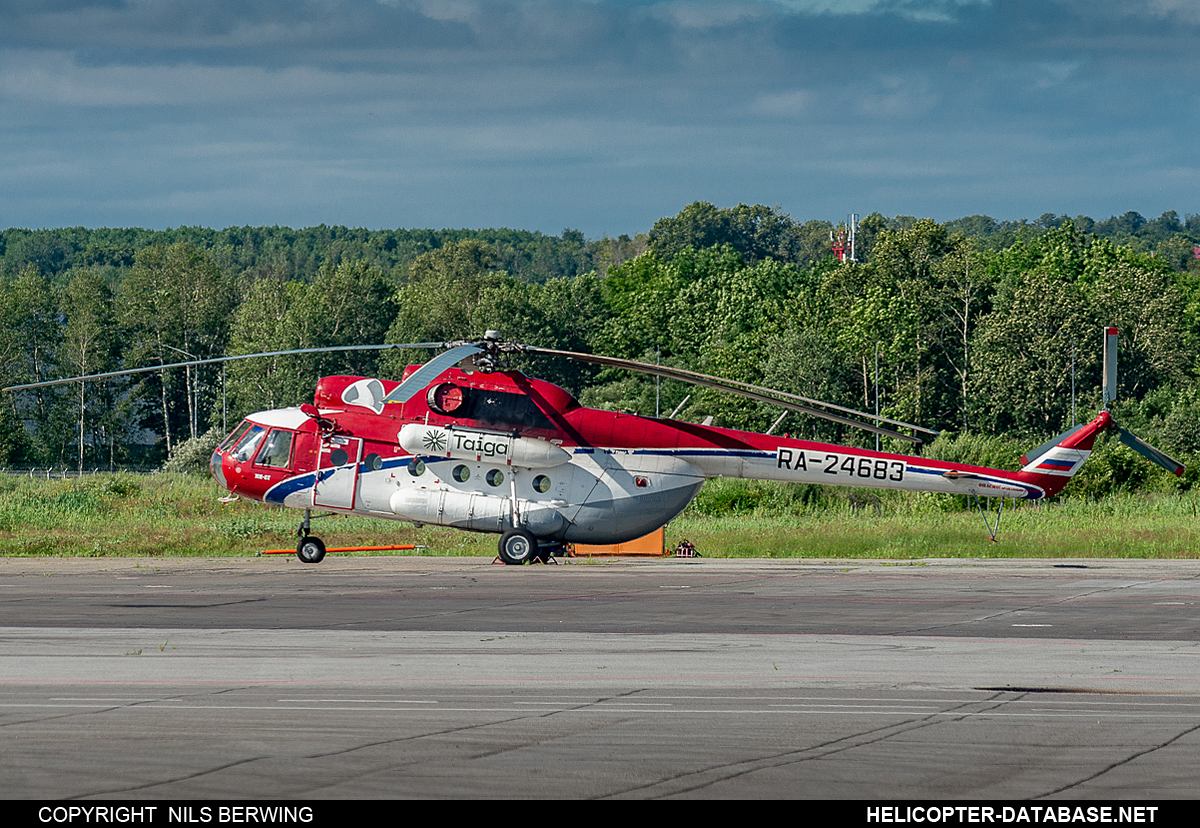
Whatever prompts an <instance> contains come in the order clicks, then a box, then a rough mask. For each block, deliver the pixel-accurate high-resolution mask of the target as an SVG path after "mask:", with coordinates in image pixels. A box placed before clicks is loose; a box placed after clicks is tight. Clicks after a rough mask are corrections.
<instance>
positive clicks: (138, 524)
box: [0, 474, 1200, 560]
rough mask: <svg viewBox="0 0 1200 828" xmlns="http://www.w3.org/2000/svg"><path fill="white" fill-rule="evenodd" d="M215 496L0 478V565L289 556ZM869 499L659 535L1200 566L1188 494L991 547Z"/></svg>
mask: <svg viewBox="0 0 1200 828" xmlns="http://www.w3.org/2000/svg"><path fill="white" fill-rule="evenodd" d="M755 485H757V484H755ZM739 487H741V488H742V489H745V491H740V492H739V491H738V489H739ZM710 489H711V490H710ZM747 491H749V492H750V493H751V494H753V495H754V496H749V495H747ZM763 491H765V492H766V494H765V495H763V494H762V492H763ZM755 492H757V494H755ZM831 492H832V493H831ZM222 494H224V492H223V490H222V489H221V488H220V487H219V486H217V485H216V484H215V483H214V482H213V481H211V480H208V479H206V478H200V477H194V476H186V475H168V474H160V475H155V476H149V477H147V476H137V475H124V474H113V475H95V476H92V477H85V478H80V479H74V480H58V481H55V480H51V481H47V480H30V479H28V478H6V477H2V476H0V556H23V557H28V556H66V557H99V556H136V557H158V556H209V557H211V556H248V555H253V554H254V553H256V552H258V551H261V550H263V549H268V548H290V547H292V546H294V545H295V537H294V532H295V529H296V527H297V526H298V525H299V522H300V518H301V513H300V512H299V511H296V510H292V509H282V508H278V507H270V506H263V505H261V504H256V503H251V502H248V501H242V500H239V501H236V502H234V503H229V504H223V503H220V502H219V500H218V498H219V497H220V496H221V495H222ZM875 494H878V495H879V497H878V500H876V498H875ZM875 494H872V493H861V492H855V491H853V490H821V491H819V492H811V491H806V490H802V489H800V488H798V487H790V488H785V487H780V488H779V489H778V491H776V490H775V489H770V488H769V489H766V490H763V489H761V488H754V486H753V485H749V484H743V483H740V482H738V481H715V482H714V483H713V484H711V486H710V487H706V490H705V493H704V494H703V495H702V496H701V497H700V498H699V499H698V500H697V502H696V503H695V504H693V506H692V507H689V509H688V511H686V512H685V513H684V514H683V515H682V516H681V517H679V518H678V519H676V520H675V521H673V522H672V523H671V524H670V525H669V526H668V527H667V543H668V545H670V546H674V545H675V544H676V543H678V542H679V541H680V540H682V539H683V538H687V539H689V540H691V541H692V542H693V543H694V544H695V545H696V548H697V550H698V551H699V552H700V553H701V554H702V555H704V556H705V557H730V558H742V557H766V558H796V557H800V558H866V559H871V558H887V559H901V560H913V559H921V558H955V557H961V558H1106V557H1120V558H1195V557H1200V517H1198V511H1200V496H1197V495H1196V494H1195V493H1191V492H1189V493H1185V494H1152V495H1136V494H1118V495H1111V496H1109V497H1106V498H1104V499H1102V500H1098V501H1095V502H1088V501H1086V500H1084V499H1076V500H1072V501H1067V502H1064V503H1057V502H1055V503H1046V504H1040V505H1039V504H1023V505H1021V506H1020V507H1018V508H1013V507H1012V502H1011V501H1009V502H1008V503H1007V504H1006V506H1005V509H1004V512H1003V514H1002V516H1001V523H1000V534H999V540H998V542H996V543H993V542H991V541H990V540H989V539H988V536H987V532H986V530H985V529H984V525H983V520H982V519H981V518H980V516H979V513H978V512H976V511H967V510H965V509H964V508H963V503H962V502H961V501H959V500H955V499H954V498H950V497H948V496H942V495H921V494H910V493H905V492H884V493H875ZM994 517H995V513H994V511H993V512H992V514H991V519H993V520H994ZM314 533H315V534H318V535H320V536H321V537H322V538H323V539H324V540H325V541H326V542H327V543H328V544H329V545H330V546H368V545H384V544H405V543H413V544H421V545H425V546H427V547H429V548H428V549H427V550H424V551H422V552H421V554H432V555H493V554H495V548H496V547H495V541H496V538H495V536H494V535H479V534H473V533H468V532H459V531H455V530H452V529H445V528H440V527H424V528H421V529H417V528H414V527H412V526H411V525H409V524H406V523H397V522H394V521H385V520H373V519H368V518H357V517H355V518H348V517H341V516H338V517H328V518H322V519H320V520H318V521H316V522H315V524H314ZM359 554H371V553H359ZM382 554H396V553H382ZM400 554H403V553H400Z"/></svg>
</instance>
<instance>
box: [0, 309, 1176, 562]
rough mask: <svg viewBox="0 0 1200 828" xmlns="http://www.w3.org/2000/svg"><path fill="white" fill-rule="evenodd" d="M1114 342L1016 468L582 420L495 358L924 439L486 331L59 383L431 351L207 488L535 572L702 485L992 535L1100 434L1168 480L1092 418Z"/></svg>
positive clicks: (746, 390) (288, 418)
mask: <svg viewBox="0 0 1200 828" xmlns="http://www.w3.org/2000/svg"><path fill="white" fill-rule="evenodd" d="M1116 339H1117V330H1116V328H1111V327H1109V328H1105V329H1104V341H1105V350H1104V395H1103V408H1102V410H1101V411H1100V412H1099V413H1098V414H1097V415H1096V416H1095V418H1093V419H1092V420H1091V421H1090V422H1088V423H1085V424H1083V425H1078V426H1076V427H1074V428H1072V429H1070V430H1069V431H1066V432H1065V433H1063V434H1060V435H1059V436H1057V437H1055V438H1053V439H1051V440H1049V441H1047V442H1046V443H1044V444H1042V445H1041V446H1039V447H1037V448H1036V449H1034V450H1032V451H1030V452H1028V453H1027V454H1026V455H1024V456H1023V457H1022V458H1021V469H1020V470H1019V471H1015V472H1013V471H1005V470H1001V469H993V468H986V467H979V466H969V465H964V464H961V463H954V462H943V461H936V460H929V459H925V458H922V457H918V456H910V455H903V454H891V453H887V452H882V451H878V450H870V449H864V448H856V447H851V446H844V445H836V444H830V443H820V442H814V441H809V440H802V439H796V438H792V437H789V436H783V437H780V436H774V435H772V434H770V433H769V432H768V433H757V432H749V431H739V430H736V429H729V428H722V427H718V426H713V425H709V424H696V423H689V422H683V421H680V420H675V419H672V418H670V417H667V418H662V417H649V416H641V415H638V414H630V413H625V412H615V411H607V410H600V409H593V408H587V407H585V406H583V405H581V404H580V403H579V401H578V400H576V399H575V398H574V397H573V396H572V395H571V394H570V393H569V392H567V391H566V390H564V389H562V388H560V387H558V386H556V385H554V384H552V383H549V382H546V381H544V380H540V379H536V378H533V377H530V376H527V375H526V374H524V373H522V372H521V371H518V370H515V369H513V368H512V367H510V366H509V364H508V361H509V358H510V357H511V356H513V355H530V356H546V357H558V358H565V359H570V360H575V361H578V362H583V363H588V364H593V365H599V366H604V367H612V368H624V369H628V370H632V371H636V372H640V373H644V374H649V375H654V376H659V377H663V378H668V379H675V380H682V381H683V382H687V383H691V384H694V385H699V386H703V387H709V388H715V389H720V390H723V391H727V392H730V393H733V394H738V395H741V396H744V397H748V398H750V399H753V400H757V401H760V402H767V403H772V404H775V405H779V406H782V407H784V408H787V409H791V410H795V411H800V412H802V413H805V414H808V415H811V416H815V417H820V418H823V419H827V420H832V421H834V422H838V423H841V424H844V425H850V426H854V427H856V428H860V429H864V430H866V431H869V432H874V433H876V434H879V435H882V436H887V437H891V438H895V439H899V440H903V441H907V442H910V443H920V442H922V438H920V437H917V436H913V435H910V434H906V433H904V432H902V431H900V430H898V429H902V428H903V429H909V430H911V431H915V432H921V433H924V434H928V435H936V434H937V432H936V431H933V430H931V429H926V428H922V427H920V426H916V425H913V424H911V423H905V422H901V421H899V420H893V419H889V418H886V417H879V416H878V415H870V414H866V413H863V412H859V411H855V410H853V409H849V408H843V407H841V406H836V405H832V404H830V403H823V402H821V401H818V400H813V399H809V398H806V397H802V396H800V395H797V394H792V393H787V392H783V391H778V390H774V389H770V388H765V387H761V386H756V385H752V384H748V383H742V382H737V381H733V380H728V379H724V378H721V377H716V376H713V375H709V374H701V373H698V372H694V371H688V370H685V369H680V368H673V367H668V366H661V365H654V364H650V363H645V362H638V361H635V360H627V359H619V358H615V357H608V356H602V355H595V354H586V353H581V352H576V351H563V350H557V349H552V348H544V347H539V346H533V345H527V344H522V343H515V342H508V341H505V340H503V339H502V338H501V336H500V334H499V333H498V332H496V331H487V332H486V333H485V334H484V336H483V338H482V339H480V340H477V341H459V342H445V343H437V342H433V343H431V342H422V343H407V344H390V345H358V346H339V347H337V348H314V349H303V350H297V351H280V352H273V353H271V354H247V355H238V356H234V357H219V358H214V359H210V360H197V361H193V362H190V363H176V364H173V365H167V366H152V367H150V368H140V369H131V370H127V371H115V372H109V373H107V374H100V375H94V376H93V377H88V378H73V379H75V380H78V379H98V378H104V377H109V376H117V375H121V374H126V373H139V372H143V371H150V370H161V369H162V368H171V367H179V366H183V365H195V364H205V363H212V362H224V361H230V360H233V359H250V358H255V357H260V356H271V355H286V354H298V353H313V352H327V351H330V350H365V349H379V350H382V349H388V348H411V349H426V350H428V349H436V350H442V352H441V353H440V354H438V355H437V356H435V357H433V359H431V360H429V361H428V362H426V363H425V364H423V365H411V366H409V367H408V368H407V369H405V371H404V372H403V375H402V376H401V378H400V379H399V380H398V381H397V380H389V379H381V378H375V377H360V376H328V377H324V378H322V379H321V380H320V381H319V382H318V383H317V386H316V391H315V394H314V398H313V403H312V404H307V403H306V404H303V405H300V406H298V407H293V408H282V409H274V410H269V411H260V412H257V413H255V414H251V415H249V416H247V417H246V418H245V419H244V420H242V421H241V422H240V423H239V424H238V425H237V427H236V428H234V430H233V431H232V432H230V434H229V435H228V436H227V437H226V438H225V440H224V441H223V442H222V443H221V444H220V445H219V446H218V448H217V449H216V450H215V451H214V452H213V454H212V457H211V461H210V469H211V472H212V475H213V477H214V478H215V479H216V480H217V482H218V483H220V485H221V486H223V487H224V488H225V489H227V490H228V491H229V492H230V493H231V496H237V497H242V498H248V499H251V500H255V501H260V502H263V503H270V504H277V505H281V506H285V507H291V508H295V509H299V510H303V512H304V518H303V520H302V522H301V523H300V525H299V527H298V529H297V535H298V537H299V542H298V544H297V546H296V554H297V557H298V558H299V560H300V561H302V562H304V563H308V564H315V563H319V562H320V561H321V560H322V559H323V558H324V557H325V553H326V547H325V543H324V541H322V540H321V539H320V538H319V537H317V536H316V535H314V534H313V533H312V526H311V521H312V516H313V512H314V511H323V512H327V513H333V514H347V515H365V516H371V517H376V518H385V519H390V520H397V521H404V522H408V523H412V524H414V525H417V526H421V525H425V524H430V525H438V526H449V527H453V528H457V529H463V530H467V531H473V532H485V533H493V534H496V535H499V540H498V543H497V550H498V555H499V558H500V560H501V561H503V562H504V563H505V564H510V565H518V564H524V563H528V562H531V561H534V560H539V559H540V560H543V561H545V560H548V559H549V558H550V556H551V555H553V554H555V552H558V551H561V550H562V549H563V547H564V545H565V544H569V543H583V544H615V543H622V542H625V541H629V540H632V539H635V538H638V537H641V536H643V535H646V534H648V533H650V532H653V531H655V530H657V529H659V528H661V527H662V526H665V525H666V524H667V523H668V522H670V521H671V520H672V519H673V518H675V517H676V516H678V515H679V514H680V513H681V512H682V511H683V510H684V509H685V508H686V507H687V505H688V504H689V503H690V502H691V501H692V499H693V498H695V497H696V495H697V494H698V493H699V491H700V488H701V486H702V485H703V484H704V481H705V480H706V479H708V478H713V477H733V478H748V479H758V480H776V481H784V482H795V483H816V484H822V485H832V486H854V487H865V488H878V489H899V490H905V491H920V492H941V493H946V494H958V495H968V496H971V497H973V498H974V499H975V501H976V503H977V505H978V506H979V509H980V513H981V514H982V515H983V517H984V522H985V525H986V526H987V529H988V532H989V534H990V536H991V539H992V540H995V539H996V532H997V530H998V528H999V520H1000V513H1001V510H1002V509H1003V504H1004V500H1005V499H1006V498H1013V499H1015V500H1027V501H1033V500H1040V499H1043V498H1047V497H1051V496H1053V495H1055V494H1058V493H1059V492H1060V491H1061V490H1062V489H1063V487H1065V486H1066V484H1067V483H1068V481H1069V480H1070V479H1071V477H1072V476H1074V475H1075V474H1076V473H1077V472H1078V471H1079V469H1080V468H1081V467H1082V466H1083V464H1084V462H1085V461H1086V460H1087V458H1088V456H1089V454H1090V453H1091V450H1092V447H1093V444H1094V442H1095V440H1096V437H1097V436H1099V435H1100V434H1101V433H1103V432H1106V431H1115V432H1116V434H1117V436H1118V438H1119V439H1120V440H1121V441H1122V442H1123V443H1125V444H1126V445H1128V446H1129V447H1131V448H1132V449H1134V450H1135V451H1137V452H1138V453H1140V454H1141V455H1143V456H1144V457H1146V458H1147V459H1149V460H1151V461H1152V462H1154V463H1157V464H1158V465H1160V466H1162V467H1163V468H1166V469H1168V470H1169V471H1171V472H1172V473H1174V474H1176V475H1180V474H1182V473H1183V470H1184V467H1183V465H1182V464H1181V463H1179V462H1178V461H1176V460H1174V459H1172V458H1171V457H1169V456H1168V455H1166V454H1165V453H1163V452H1161V451H1159V450H1158V449H1156V448H1154V447H1153V446H1150V445H1149V444H1147V443H1145V442H1144V441H1142V440H1141V439H1139V438H1138V437H1136V436H1135V435H1133V434H1132V433H1131V432H1129V431H1128V430H1127V429H1125V428H1123V427H1121V426H1119V425H1118V424H1117V423H1116V422H1115V420H1114V419H1113V417H1112V415H1111V413H1110V412H1109V411H1108V404H1109V402H1111V400H1112V399H1113V398H1114V397H1115V391H1116ZM443 349H444V350H443ZM67 381H71V380H57V381H53V382H56V383H57V382H67ZM39 384H49V383H39ZM39 384H30V385H26V386H14V387H13V389H12V390H16V389H18V388H27V387H36V385H39ZM6 390H9V389H6ZM881 424H886V425H888V426H891V427H892V428H885V427H883V425H881ZM994 498H1000V507H999V509H998V510H997V511H996V515H995V527H994V528H993V526H992V524H991V523H990V522H989V521H988V514H987V512H986V511H985V509H984V507H983V502H985V501H986V502H987V503H988V504H989V505H990V503H991V501H992V499H994Z"/></svg>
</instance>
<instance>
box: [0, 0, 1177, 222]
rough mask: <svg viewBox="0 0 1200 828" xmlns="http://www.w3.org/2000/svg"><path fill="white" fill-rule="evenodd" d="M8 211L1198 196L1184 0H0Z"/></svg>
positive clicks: (813, 207) (256, 215)
mask: <svg viewBox="0 0 1200 828" xmlns="http://www.w3.org/2000/svg"><path fill="white" fill-rule="evenodd" d="M0 20H3V21H4V22H3V25H2V26H0V227H29V228H39V227H63V226H87V227H129V226H139V227H150V228H165V227H177V226H181V225H201V226H206V227H215V228H220V227H227V226H237V225H287V226H292V227H306V226H312V225H317V224H321V223H324V224H329V225H336V224H340V225H348V226H354V227H368V228H376V229H378V228H397V227H405V228H411V227H430V228H447V227H452V228H458V227H467V228H485V227H512V228H519V229H528V230H540V231H542V232H545V233H550V234H558V233H560V232H561V231H562V230H563V229H564V228H574V229H579V230H582V231H583V232H584V234H585V235H586V236H587V237H588V238H598V237H600V236H602V235H610V236H616V235H619V234H622V233H628V234H630V235H632V234H634V233H637V232H645V231H647V230H649V229H650V227H651V226H652V225H653V223H654V221H655V220H656V219H657V218H659V217H661V216H666V215H674V214H675V213H677V212H678V211H679V210H681V209H682V208H683V207H684V206H686V205H687V204H689V203H691V202H693V201H709V202H712V203H714V204H716V205H718V206H720V207H731V206H734V205H736V204H738V203H747V204H754V203H760V204H767V205H770V206H776V205H778V206H779V207H780V208H781V209H782V210H783V211H784V212H786V213H788V214H789V215H791V216H792V217H793V218H795V219H797V220H799V221H805V220H808V219H826V220H832V221H837V220H841V219H844V218H845V216H846V215H847V214H849V213H851V212H856V213H859V214H860V215H861V214H866V213H870V212H874V211H878V212H880V213H882V214H884V215H887V216H892V215H899V214H903V215H915V216H930V217H933V218H935V219H938V220H939V221H945V220H949V219H952V218H957V217H960V216H966V215H972V214H977V213H984V214H988V215H991V216H993V217H995V218H999V219H1017V218H1023V217H1026V218H1030V219H1035V218H1037V217H1038V216H1040V215H1042V214H1043V213H1048V212H1049V213H1057V214H1068V215H1078V214H1086V215H1090V216H1092V217H1093V218H1096V219H1103V218H1107V217H1109V216H1110V215H1119V214H1122V213H1124V212H1126V211H1129V210H1136V211H1138V212H1140V213H1142V214H1143V215H1144V216H1146V217H1148V218H1153V217H1155V216H1157V215H1159V214H1160V213H1162V212H1163V211H1166V210H1176V211H1178V213H1179V215H1180V216H1181V217H1182V216H1184V215H1186V214H1188V213H1200V196H1198V194H1200V152H1198V151H1200V2H1197V0H846V2H837V1H836V0H695V2H691V0H661V1H660V2H639V1H638V0H211V2H196V0H0Z"/></svg>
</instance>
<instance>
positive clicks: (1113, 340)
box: [1102, 327, 1117, 409]
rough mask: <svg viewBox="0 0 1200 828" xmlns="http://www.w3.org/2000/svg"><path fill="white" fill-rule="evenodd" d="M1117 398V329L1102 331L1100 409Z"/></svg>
mask: <svg viewBox="0 0 1200 828" xmlns="http://www.w3.org/2000/svg"><path fill="white" fill-rule="evenodd" d="M1116 398H1117V329H1116V328H1112V327H1108V328H1105V329H1104V389H1103V400H1102V407H1103V408H1105V409H1107V408H1108V404H1109V403H1111V402H1112V401H1113V400H1115V399H1116Z"/></svg>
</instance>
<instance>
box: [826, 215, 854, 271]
mask: <svg viewBox="0 0 1200 828" xmlns="http://www.w3.org/2000/svg"><path fill="white" fill-rule="evenodd" d="M857 230H858V214H857V213H851V214H850V216H849V218H848V219H847V220H846V225H845V227H839V228H838V229H837V230H830V231H829V245H830V247H831V248H832V250H833V255H834V256H837V260H838V261H839V262H844V261H847V259H848V260H849V261H852V262H857V261H858V258H857V255H856V251H855V249H854V242H855V235H856V233H857Z"/></svg>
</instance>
